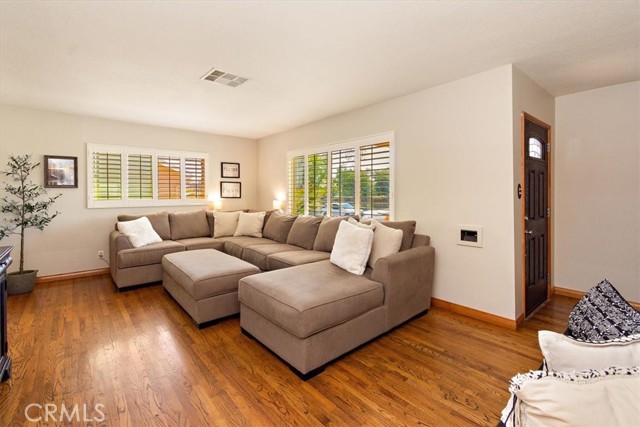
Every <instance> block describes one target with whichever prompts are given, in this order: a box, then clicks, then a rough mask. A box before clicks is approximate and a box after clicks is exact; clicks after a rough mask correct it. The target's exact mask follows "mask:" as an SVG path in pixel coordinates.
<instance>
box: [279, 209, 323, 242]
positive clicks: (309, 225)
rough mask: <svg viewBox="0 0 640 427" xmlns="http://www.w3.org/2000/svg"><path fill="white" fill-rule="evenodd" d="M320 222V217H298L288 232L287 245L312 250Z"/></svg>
mask: <svg viewBox="0 0 640 427" xmlns="http://www.w3.org/2000/svg"><path fill="white" fill-rule="evenodd" d="M321 222H322V217H320V216H311V215H300V216H298V218H296V220H295V221H294V222H293V225H292V226H291V230H290V231H289V236H288V237H287V244H289V245H296V246H299V247H301V248H304V249H313V244H314V242H315V240H316V235H317V234H318V228H320V223H321Z"/></svg>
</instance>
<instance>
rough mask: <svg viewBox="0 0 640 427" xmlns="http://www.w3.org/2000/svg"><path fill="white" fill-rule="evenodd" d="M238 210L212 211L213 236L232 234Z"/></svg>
mask: <svg viewBox="0 0 640 427" xmlns="http://www.w3.org/2000/svg"><path fill="white" fill-rule="evenodd" d="M239 219H240V211H237V212H214V213H213V237H216V238H217V237H227V236H233V235H234V233H235V232H236V228H237V227H238V220H239Z"/></svg>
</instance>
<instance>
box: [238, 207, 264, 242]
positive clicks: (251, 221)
mask: <svg viewBox="0 0 640 427" xmlns="http://www.w3.org/2000/svg"><path fill="white" fill-rule="evenodd" d="M265 215H266V212H251V213H247V212H240V217H239V218H238V227H237V228H236V231H235V233H233V235H234V237H238V236H250V237H262V227H263V226H264V217H265Z"/></svg>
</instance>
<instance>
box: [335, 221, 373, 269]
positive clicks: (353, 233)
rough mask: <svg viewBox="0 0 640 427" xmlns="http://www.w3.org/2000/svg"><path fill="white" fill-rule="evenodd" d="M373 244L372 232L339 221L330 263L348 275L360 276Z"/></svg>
mask: <svg viewBox="0 0 640 427" xmlns="http://www.w3.org/2000/svg"><path fill="white" fill-rule="evenodd" d="M372 243H373V230H367V229H365V228H362V227H358V226H357V225H353V224H350V223H349V222H347V221H340V225H339V226H338V232H337V233H336V240H335V243H334V244H333V250H332V251H331V258H330V260H331V262H332V263H333V264H335V265H337V266H338V267H340V268H343V269H345V270H347V271H348V272H349V273H353V274H358V275H362V273H364V269H365V268H366V266H367V260H368V259H369V254H370V253H371V244H372Z"/></svg>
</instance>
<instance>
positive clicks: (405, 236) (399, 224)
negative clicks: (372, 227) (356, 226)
mask: <svg viewBox="0 0 640 427" xmlns="http://www.w3.org/2000/svg"><path fill="white" fill-rule="evenodd" d="M361 222H363V223H365V224H371V222H372V219H371V218H365V219H363V220H362V221H361ZM380 224H382V225H386V226H387V227H391V228H395V229H396V230H402V244H401V245H400V250H401V251H406V250H407V249H411V243H412V242H413V235H414V234H415V233H416V222H415V221H380Z"/></svg>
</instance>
